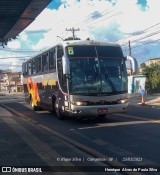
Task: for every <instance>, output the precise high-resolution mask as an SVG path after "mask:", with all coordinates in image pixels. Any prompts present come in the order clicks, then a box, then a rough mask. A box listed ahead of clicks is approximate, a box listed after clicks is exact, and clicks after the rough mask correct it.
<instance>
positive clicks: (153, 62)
mask: <svg viewBox="0 0 160 175" xmlns="http://www.w3.org/2000/svg"><path fill="white" fill-rule="evenodd" d="M155 63H156V64H157V63H158V64H160V58H152V59H149V60H147V61H146V65H147V66H148V65H150V64H155Z"/></svg>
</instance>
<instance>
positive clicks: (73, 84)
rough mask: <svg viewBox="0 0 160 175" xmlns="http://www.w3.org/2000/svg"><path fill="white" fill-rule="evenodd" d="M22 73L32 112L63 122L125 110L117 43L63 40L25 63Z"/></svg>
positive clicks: (123, 61)
mask: <svg viewBox="0 0 160 175" xmlns="http://www.w3.org/2000/svg"><path fill="white" fill-rule="evenodd" d="M132 62H133V63H134V61H132ZM22 70H23V85H24V94H25V100H26V101H27V102H29V103H30V104H31V107H32V108H33V110H39V109H41V108H43V109H47V110H50V111H52V112H54V113H56V115H57V117H58V118H59V119H64V118H65V117H66V116H73V117H83V116H84V117H86V116H87V117H96V116H100V117H102V116H105V115H107V114H109V113H116V112H117V113H119V112H125V111H126V109H127V107H128V94H127V93H128V90H127V87H128V83H127V70H126V57H124V55H123V52H122V49H121V47H120V46H119V45H118V44H112V43H107V42H97V41H91V40H84V41H82V40H78V41H77V40H72V41H63V42H62V43H60V44H57V45H55V46H54V47H52V48H50V49H48V50H46V51H44V52H42V53H40V54H38V55H36V56H34V57H32V58H30V59H28V60H27V61H25V62H24V63H23V65H22Z"/></svg>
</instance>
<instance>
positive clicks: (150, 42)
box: [122, 38, 160, 51]
mask: <svg viewBox="0 0 160 175" xmlns="http://www.w3.org/2000/svg"><path fill="white" fill-rule="evenodd" d="M157 41H160V38H159V39H157V40H154V41H150V42H147V43H144V44H141V45H138V46H134V47H132V49H134V48H137V47H141V46H144V45H147V44H151V43H154V42H157ZM126 48H127V47H126ZM122 50H123V51H127V50H129V48H128V49H122Z"/></svg>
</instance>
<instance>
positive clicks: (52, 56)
mask: <svg viewBox="0 0 160 175" xmlns="http://www.w3.org/2000/svg"><path fill="white" fill-rule="evenodd" d="M55 56H56V55H55V50H52V51H50V52H49V70H53V69H56V59H55V58H56V57H55Z"/></svg>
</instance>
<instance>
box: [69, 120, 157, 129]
mask: <svg viewBox="0 0 160 175" xmlns="http://www.w3.org/2000/svg"><path fill="white" fill-rule="evenodd" d="M146 123H160V120H149V121H131V122H116V123H104V124H98V125H96V126H90V127H83V128H78V129H79V130H85V129H93V128H102V127H114V126H126V125H138V124H146ZM70 130H74V129H70Z"/></svg>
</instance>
